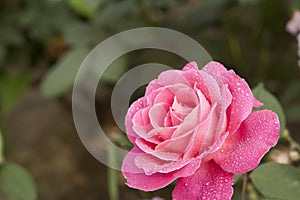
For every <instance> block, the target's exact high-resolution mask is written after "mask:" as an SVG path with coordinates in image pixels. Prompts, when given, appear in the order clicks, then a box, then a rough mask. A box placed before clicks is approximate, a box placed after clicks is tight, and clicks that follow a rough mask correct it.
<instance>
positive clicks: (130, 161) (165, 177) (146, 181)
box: [122, 147, 177, 191]
mask: <svg viewBox="0 0 300 200" xmlns="http://www.w3.org/2000/svg"><path fill="white" fill-rule="evenodd" d="M140 153H142V151H141V150H139V149H138V148H137V147H133V149H132V150H131V151H130V152H129V153H128V154H127V155H126V157H125V158H124V160H123V165H122V172H123V175H124V177H125V178H126V179H127V183H126V184H127V185H128V186H129V187H132V188H138V189H141V190H144V191H153V190H158V189H160V188H163V187H165V186H167V185H169V184H170V183H172V182H173V181H174V180H175V179H176V178H177V177H175V176H173V173H168V174H162V173H156V174H152V175H149V176H148V175H146V174H145V173H144V171H143V170H142V169H139V168H137V167H136V166H135V164H134V159H135V158H136V156H137V155H139V154H140Z"/></svg>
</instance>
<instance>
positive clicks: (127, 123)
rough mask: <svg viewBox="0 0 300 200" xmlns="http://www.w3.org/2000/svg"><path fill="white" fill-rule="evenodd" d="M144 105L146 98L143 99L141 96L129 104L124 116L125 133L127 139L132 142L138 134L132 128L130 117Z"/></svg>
mask: <svg viewBox="0 0 300 200" xmlns="http://www.w3.org/2000/svg"><path fill="white" fill-rule="evenodd" d="M144 107H146V99H145V97H142V98H140V99H138V100H136V101H135V102H133V103H132V104H131V106H130V108H129V109H128V112H127V114H126V117H125V127H126V133H127V137H128V139H129V140H130V141H131V142H132V143H134V140H135V138H136V137H138V135H137V134H136V133H135V131H134V130H133V123H132V118H133V116H134V115H135V113H136V112H137V111H139V110H140V109H142V108H144Z"/></svg>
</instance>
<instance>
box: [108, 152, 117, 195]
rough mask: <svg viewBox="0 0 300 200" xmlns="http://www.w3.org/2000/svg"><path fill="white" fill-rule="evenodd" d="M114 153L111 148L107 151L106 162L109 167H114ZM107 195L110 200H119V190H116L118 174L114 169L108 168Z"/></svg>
mask: <svg viewBox="0 0 300 200" xmlns="http://www.w3.org/2000/svg"><path fill="white" fill-rule="evenodd" d="M115 158H116V157H115V152H114V150H113V149H112V148H110V149H109V150H108V162H109V164H110V165H112V166H115V165H114V163H116V159H115ZM107 173H108V179H107V181H108V184H107V185H108V193H109V199H110V200H118V199H119V190H118V174H117V171H116V170H115V169H112V168H110V167H108V172H107Z"/></svg>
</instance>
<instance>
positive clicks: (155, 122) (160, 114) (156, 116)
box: [149, 103, 169, 128]
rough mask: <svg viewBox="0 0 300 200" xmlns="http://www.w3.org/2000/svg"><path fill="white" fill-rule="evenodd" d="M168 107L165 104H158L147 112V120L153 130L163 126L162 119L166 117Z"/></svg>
mask: <svg viewBox="0 0 300 200" xmlns="http://www.w3.org/2000/svg"><path fill="white" fill-rule="evenodd" d="M168 109H169V107H168V105H167V104H166V103H159V104H155V105H154V106H152V107H151V108H150V110H149V118H150V122H151V124H152V126H153V127H154V128H160V127H163V126H164V119H165V117H166V114H167V111H168Z"/></svg>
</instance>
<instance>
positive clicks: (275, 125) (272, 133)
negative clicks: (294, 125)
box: [214, 110, 279, 174]
mask: <svg viewBox="0 0 300 200" xmlns="http://www.w3.org/2000/svg"><path fill="white" fill-rule="evenodd" d="M278 134H279V121H278V116H277V115H276V114H275V113H274V112H272V111H270V110H261V111H256V112H252V113H251V114H250V115H249V116H248V118H247V119H246V120H245V121H244V122H243V123H242V124H241V126H240V128H239V129H238V130H237V132H236V133H235V134H233V135H230V136H229V137H228V138H227V139H226V141H225V142H224V144H223V145H222V147H221V148H220V149H219V151H218V152H216V155H215V157H214V160H215V161H216V163H218V164H219V165H220V166H221V167H222V168H223V169H224V170H225V171H228V172H232V173H239V174H243V173H245V172H248V171H250V170H252V169H254V168H255V167H257V165H258V164H259V162H260V160H261V159H262V157H263V156H264V154H265V153H266V152H268V151H269V149H270V148H271V147H273V146H275V144H276V143H277V140H278Z"/></svg>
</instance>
